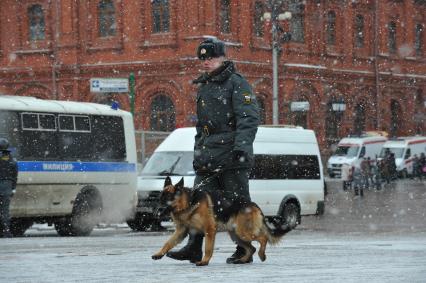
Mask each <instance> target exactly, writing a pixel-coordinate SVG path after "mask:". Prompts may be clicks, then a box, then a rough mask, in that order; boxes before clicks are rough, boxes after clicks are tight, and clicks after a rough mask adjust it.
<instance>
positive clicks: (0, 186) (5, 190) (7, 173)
mask: <svg viewBox="0 0 426 283" xmlns="http://www.w3.org/2000/svg"><path fill="white" fill-rule="evenodd" d="M8 147H9V142H8V140H7V139H4V138H0V237H4V238H7V237H12V234H11V233H10V230H9V224H10V215H9V205H10V199H11V198H12V196H13V193H14V191H15V187H16V181H17V177H18V166H17V164H16V162H15V161H14V160H13V158H12V156H11V154H10V151H9V150H8Z"/></svg>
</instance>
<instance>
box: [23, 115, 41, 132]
mask: <svg viewBox="0 0 426 283" xmlns="http://www.w3.org/2000/svg"><path fill="white" fill-rule="evenodd" d="M22 129H24V130H32V129H38V117H37V114H35V113H23V114H22Z"/></svg>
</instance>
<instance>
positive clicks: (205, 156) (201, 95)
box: [193, 61, 259, 173]
mask: <svg viewBox="0 0 426 283" xmlns="http://www.w3.org/2000/svg"><path fill="white" fill-rule="evenodd" d="M193 83H196V84H198V86H199V88H198V93H197V118H198V121H197V125H196V128H197V134H196V136H195V148H194V169H195V170H196V171H197V173H202V172H205V173H209V172H212V171H214V170H215V169H219V168H223V169H237V168H250V167H251V166H252V165H253V141H254V138H255V136H256V132H257V127H258V125H259V109H258V105H257V101H256V97H255V96H254V95H253V92H252V89H251V87H250V85H249V83H248V82H247V81H246V80H245V79H244V77H243V76H241V75H240V74H238V73H236V70H235V67H234V64H233V63H232V62H231V61H225V62H224V63H223V65H222V66H221V67H219V68H218V69H217V70H215V71H214V72H212V73H205V74H203V75H201V76H200V77H199V78H197V79H196V80H194V82H193ZM234 151H238V152H240V153H243V154H244V158H242V159H236V158H234V155H235V154H234Z"/></svg>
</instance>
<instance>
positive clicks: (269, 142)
mask: <svg viewBox="0 0 426 283" xmlns="http://www.w3.org/2000/svg"><path fill="white" fill-rule="evenodd" d="M195 134H196V131H195V128H180V129H177V130H175V131H173V132H172V133H171V134H170V135H169V136H168V137H167V138H166V139H165V140H164V141H163V143H161V144H160V145H159V146H158V148H157V149H156V150H155V151H154V153H153V155H152V156H151V157H150V158H149V160H148V162H147V164H146V166H145V167H144V168H143V170H142V175H141V176H140V177H139V179H138V198H139V202H138V206H137V211H136V214H135V217H134V219H132V220H130V221H128V224H129V226H130V227H131V228H132V229H134V230H138V231H142V230H146V229H151V230H154V229H156V228H160V227H161V226H160V222H161V221H162V220H164V219H161V218H159V217H158V215H159V210H160V209H161V208H160V207H159V203H158V201H159V195H160V193H161V191H162V189H163V185H164V179H165V176H171V178H172V182H173V183H175V182H177V181H179V180H180V178H181V177H184V183H185V186H187V187H191V186H193V184H194V179H195V172H194V170H193V168H192V161H193V155H194V136H195ZM253 147H254V158H255V166H254V168H253V169H252V172H251V176H250V181H249V182H250V195H251V197H252V200H253V201H254V202H256V203H257V204H258V205H259V207H260V208H261V209H262V210H263V213H264V214H265V216H267V217H275V218H277V216H278V218H279V217H281V219H285V220H286V221H287V223H289V224H290V226H291V227H292V228H294V227H295V226H296V225H297V224H298V223H300V221H301V215H310V214H322V213H323V212H324V186H325V183H324V177H323V173H322V172H323V169H322V163H321V157H320V152H319V148H318V143H317V140H316V137H315V134H314V132H313V131H312V130H304V129H302V128H300V127H289V126H286V127H284V126H279V127H278V126H277V127H273V126H270V127H268V126H261V127H259V129H258V132H257V135H256V139H255V141H254V145H253Z"/></svg>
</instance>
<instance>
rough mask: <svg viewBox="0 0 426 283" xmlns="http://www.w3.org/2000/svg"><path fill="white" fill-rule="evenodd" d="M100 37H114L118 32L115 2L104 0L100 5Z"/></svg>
mask: <svg viewBox="0 0 426 283" xmlns="http://www.w3.org/2000/svg"><path fill="white" fill-rule="evenodd" d="M98 22H99V36H100V37H107V36H114V35H115V34H116V31H117V22H116V19H115V7H114V1H113V0H102V1H99V4H98Z"/></svg>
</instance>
